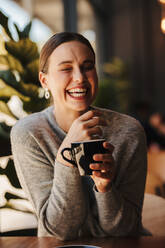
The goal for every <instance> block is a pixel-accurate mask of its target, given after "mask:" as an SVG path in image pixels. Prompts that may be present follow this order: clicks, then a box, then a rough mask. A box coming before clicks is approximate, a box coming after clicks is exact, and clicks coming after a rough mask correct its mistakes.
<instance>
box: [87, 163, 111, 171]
mask: <svg viewBox="0 0 165 248" xmlns="http://www.w3.org/2000/svg"><path fill="white" fill-rule="evenodd" d="M90 168H91V169H92V170H100V171H101V172H106V171H112V170H113V166H112V165H111V164H109V163H104V164H102V163H93V164H90Z"/></svg>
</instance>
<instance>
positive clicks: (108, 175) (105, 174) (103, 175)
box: [92, 171, 113, 179]
mask: <svg viewBox="0 0 165 248" xmlns="http://www.w3.org/2000/svg"><path fill="white" fill-rule="evenodd" d="M92 175H93V176H95V177H100V178H104V179H112V178H113V175H112V173H111V172H110V171H108V172H101V171H92Z"/></svg>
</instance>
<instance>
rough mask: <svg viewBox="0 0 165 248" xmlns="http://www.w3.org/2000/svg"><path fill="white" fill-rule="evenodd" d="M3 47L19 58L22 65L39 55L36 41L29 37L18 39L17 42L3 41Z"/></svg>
mask: <svg viewBox="0 0 165 248" xmlns="http://www.w3.org/2000/svg"><path fill="white" fill-rule="evenodd" d="M5 48H6V50H7V51H8V52H9V53H11V54H12V55H13V56H14V57H15V58H17V59H18V60H20V61H21V62H22V64H23V65H26V64H28V63H30V62H31V61H33V60H35V59H37V58H38V57H39V53H38V48H37V45H36V43H34V42H33V41H31V40H30V39H29V38H27V39H22V40H19V41H18V42H15V41H8V42H5Z"/></svg>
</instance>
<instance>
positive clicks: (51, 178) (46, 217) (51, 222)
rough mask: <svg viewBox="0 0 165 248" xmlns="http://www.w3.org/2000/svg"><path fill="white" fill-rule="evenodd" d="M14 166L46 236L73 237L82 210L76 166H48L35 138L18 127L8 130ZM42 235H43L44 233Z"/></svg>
mask: <svg viewBox="0 0 165 248" xmlns="http://www.w3.org/2000/svg"><path fill="white" fill-rule="evenodd" d="M11 141H12V150H13V155H14V162H15V167H16V170H17V173H18V177H19V179H20V182H21V184H22V187H23V189H24V190H25V192H26V193H27V195H28V197H29V199H30V200H31V202H32V204H33V206H34V209H35V212H36V214H37V217H38V221H39V223H41V224H42V227H43V229H44V233H45V234H46V235H54V236H56V237H57V238H59V239H74V238H76V237H77V235H78V231H79V228H80V227H81V224H82V222H84V218H85V214H86V209H85V200H84V195H83V191H82V185H81V177H80V176H79V173H78V170H77V168H70V167H67V166H64V165H62V164H60V163H59V162H57V161H55V164H54V165H52V164H51V163H50V161H49V160H48V156H46V155H45V154H44V153H43V151H42V150H41V148H40V146H39V144H38V143H37V142H36V140H35V137H33V135H31V133H29V132H28V133H27V132H26V131H25V130H21V128H20V127H19V126H16V127H14V128H13V130H12V133H11ZM45 234H44V235H45Z"/></svg>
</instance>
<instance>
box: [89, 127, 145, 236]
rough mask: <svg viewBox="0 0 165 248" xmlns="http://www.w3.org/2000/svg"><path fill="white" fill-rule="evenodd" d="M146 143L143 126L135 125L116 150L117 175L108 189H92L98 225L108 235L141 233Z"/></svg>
mask: <svg viewBox="0 0 165 248" xmlns="http://www.w3.org/2000/svg"><path fill="white" fill-rule="evenodd" d="M126 136H127V135H126ZM125 140H126V139H125ZM126 143H127V144H126ZM145 143H146V142H145V136H144V132H143V130H142V128H141V127H139V126H138V127H137V126H136V127H135V130H134V135H132V137H131V138H130V139H129V140H126V142H125V144H123V145H122V146H123V148H122V146H121V147H120V149H119V150H118V151H116V154H117V153H120V156H119V157H118V158H117V156H118V155H117V156H116V158H117V159H116V168H117V169H116V176H115V178H114V180H113V182H112V187H111V189H110V190H109V191H108V192H105V193H100V192H98V191H97V190H95V191H94V192H95V197H96V202H97V208H98V225H100V227H101V228H102V230H103V231H104V232H105V233H106V234H108V235H112V236H126V235H139V234H140V228H141V211H142V204H143V197H144V188H145V179H146V169H147V168H146V167H147V161H146V155H147V151H146V144H145Z"/></svg>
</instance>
